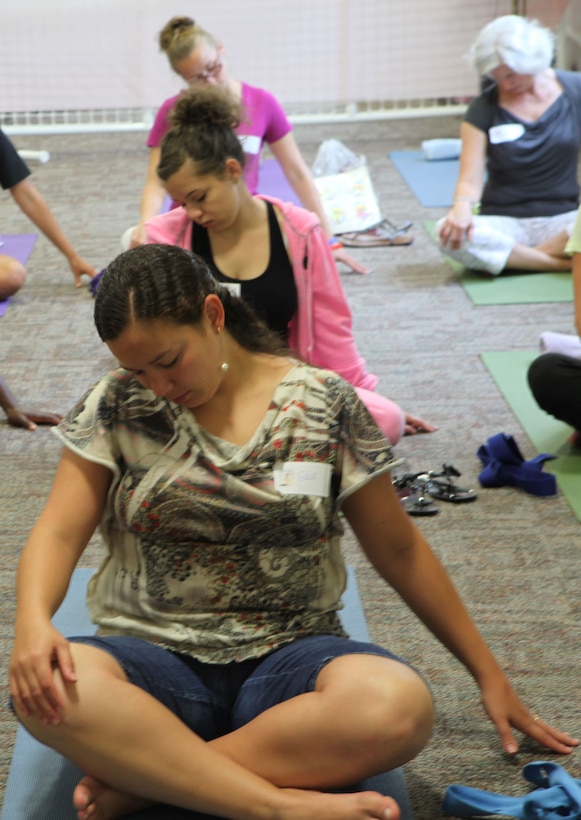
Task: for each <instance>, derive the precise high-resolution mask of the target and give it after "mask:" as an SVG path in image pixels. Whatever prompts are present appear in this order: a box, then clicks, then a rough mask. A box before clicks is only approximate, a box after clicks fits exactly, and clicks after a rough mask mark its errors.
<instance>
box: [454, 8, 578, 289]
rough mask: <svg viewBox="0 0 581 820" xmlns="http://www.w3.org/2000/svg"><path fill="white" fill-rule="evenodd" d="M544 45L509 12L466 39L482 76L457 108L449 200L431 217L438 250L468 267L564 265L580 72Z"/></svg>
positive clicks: (574, 194) (548, 42) (547, 36)
mask: <svg viewBox="0 0 581 820" xmlns="http://www.w3.org/2000/svg"><path fill="white" fill-rule="evenodd" d="M553 55H554V37H553V34H552V33H551V32H550V31H549V30H548V29H545V28H542V27H541V26H540V25H539V24H538V23H537V22H536V21H534V20H527V19H525V18H523V17H519V16H517V15H507V16H504V17H499V18H497V19H496V20H494V21H493V22H491V23H489V24H488V25H487V26H485V27H484V28H483V29H482V31H481V32H480V34H479V35H478V37H477V38H476V41H475V42H474V44H473V46H472V48H471V51H470V58H471V62H472V64H473V66H474V68H475V69H476V71H477V72H478V74H479V76H480V77H483V78H489V79H490V80H491V81H492V82H491V84H490V85H488V87H487V88H486V89H485V90H484V91H483V92H482V93H481V94H480V95H479V96H478V97H476V98H475V99H474V100H473V101H472V102H471V104H470V106H469V107H468V111H467V112H466V115H465V118H464V122H463V123H462V128H461V137H462V152H461V156H460V172H459V175H458V181H457V183H456V188H455V192H454V199H453V205H452V208H451V209H450V211H449V212H448V214H447V215H446V216H445V217H444V218H443V219H442V220H440V222H439V223H438V235H439V239H440V242H441V245H442V250H443V251H444V252H445V253H447V254H449V255H450V256H451V257H453V258H454V259H456V260H457V261H459V262H461V263H462V264H464V265H465V266H466V267H468V268H472V269H474V270H478V271H482V272H483V273H488V274H493V275H496V274H499V273H501V272H502V271H503V270H504V269H505V268H508V269H511V270H515V271H565V270H570V269H571V259H570V256H568V255H567V254H565V245H566V244H567V240H568V238H569V235H570V233H571V231H572V228H573V225H574V224H575V218H576V212H577V207H578V204H579V185H578V183H577V162H578V159H579V147H580V145H581V75H579V74H578V73H576V72H570V71H557V70H554V69H553V68H551V64H552V62H553ZM476 205H479V208H478V214H477V215H475V214H474V209H475V206H476Z"/></svg>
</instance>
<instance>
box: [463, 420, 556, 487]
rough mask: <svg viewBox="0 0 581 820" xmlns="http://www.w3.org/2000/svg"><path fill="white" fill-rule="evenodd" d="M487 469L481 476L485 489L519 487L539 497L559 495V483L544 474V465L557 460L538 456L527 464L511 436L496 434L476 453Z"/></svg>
mask: <svg viewBox="0 0 581 820" xmlns="http://www.w3.org/2000/svg"><path fill="white" fill-rule="evenodd" d="M476 455H477V456H478V458H479V459H480V461H481V462H482V464H483V465H484V469H483V470H482V472H481V473H480V475H479V476H478V480H479V481H480V483H481V484H482V486H483V487H506V486H509V487H518V488H519V489H520V490H524V491H525V492H527V493H531V494H532V495H538V496H548V495H556V494H557V480H556V478H555V476H554V475H552V473H543V471H542V470H543V464H544V463H545V461H550V460H551V459H553V458H556V456H552V455H549V454H548V453H539V455H538V456H535V457H534V458H531V459H530V461H525V460H524V458H523V455H522V453H521V451H520V450H519V448H518V444H517V443H516V441H515V440H514V438H513V437H512V436H509V435H507V434H506V433H497V434H496V435H495V436H491V437H490V438H489V439H488V441H487V442H486V444H483V445H482V446H481V447H479V448H478V451H477V453H476Z"/></svg>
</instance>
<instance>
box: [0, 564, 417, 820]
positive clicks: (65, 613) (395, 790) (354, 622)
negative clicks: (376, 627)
mask: <svg viewBox="0 0 581 820" xmlns="http://www.w3.org/2000/svg"><path fill="white" fill-rule="evenodd" d="M93 572H94V570H92V569H77V570H75V572H74V573H73V577H72V580H71V584H70V587H69V591H68V593H67V596H66V598H65V600H64V601H63V604H62V606H61V607H60V609H59V611H58V612H57V613H56V615H55V617H54V619H53V623H54V624H55V626H56V627H57V629H59V630H60V631H61V632H62V633H63V634H65V635H67V634H68V635H73V634H74V635H90V634H92V633H93V632H94V631H95V627H94V625H93V624H92V623H91V621H90V619H89V615H88V612H87V609H86V607H85V592H86V589H87V583H88V580H89V578H90V577H91V575H92V573H93ZM343 601H344V604H345V608H344V609H343V610H342V611H341V619H342V621H343V625H344V627H345V629H346V630H347V631H348V632H349V634H350V635H351V637H352V638H355V639H357V640H360V641H367V640H369V633H368V631H367V624H366V622H365V615H364V612H363V607H362V605H361V600H360V598H359V593H358V590H357V582H356V580H355V575H354V573H353V570H352V568H351V567H349V570H348V586H347V589H346V591H345V594H344V596H343ZM81 777H82V773H81V772H80V771H79V770H78V769H76V768H75V767H74V766H73V765H72V764H71V763H69V762H68V761H67V760H66V759H65V758H64V757H61V755H59V754H58V753H57V752H55V751H53V750H52V749H49V748H47V747H46V746H43V745H42V744H40V743H38V742H37V741H36V740H34V739H33V738H32V737H31V736H30V735H29V734H28V733H27V732H26V731H25V730H24V729H23V728H22V727H19V729H18V731H17V734H16V743H15V746H14V753H13V757H12V764H11V766H10V772H9V775H8V782H7V784H6V792H5V796H4V802H3V805H2V814H1V815H0V818H1V820H39V818H42V820H76V812H75V811H74V810H73V805H72V801H71V796H72V793H73V789H74V787H75V785H76V784H77V783H78V781H79V780H80V779H81ZM366 789H371V790H374V791H379V792H381V793H383V794H387V795H390V796H391V797H393V798H394V799H395V800H396V801H397V802H398V803H399V805H400V807H401V816H402V820H413V813H412V810H411V806H410V803H409V797H408V793H407V788H406V784H405V779H404V776H403V772H402V770H401V769H394V770H393V771H390V772H386V773H385V774H382V775H378V776H376V777H370V778H368V779H367V780H365V781H363V782H362V783H361V784H359V786H358V787H354V788H353V789H349V791H358V790H359V791H363V790H366ZM131 820H216V818H215V817H210V816H209V815H206V814H200V813H199V812H191V811H186V810H184V809H177V808H175V807H173V806H162V805H159V806H154V807H153V808H150V809H147V810H145V811H140V812H136V813H134V814H132V815H131Z"/></svg>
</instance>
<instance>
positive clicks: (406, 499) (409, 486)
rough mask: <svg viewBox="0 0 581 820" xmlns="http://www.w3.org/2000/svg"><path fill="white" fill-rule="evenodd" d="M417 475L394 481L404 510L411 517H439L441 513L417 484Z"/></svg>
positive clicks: (407, 475)
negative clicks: (438, 514)
mask: <svg viewBox="0 0 581 820" xmlns="http://www.w3.org/2000/svg"><path fill="white" fill-rule="evenodd" d="M415 478H416V476H415V475H411V474H406V475H404V476H402V477H401V478H394V479H393V480H392V483H393V486H394V487H395V491H396V493H397V496H398V498H399V500H400V501H401V503H402V506H403V508H404V510H405V511H406V512H407V513H408V514H409V515H437V513H439V512H440V511H439V510H438V508H437V507H436V505H435V504H434V502H433V501H432V500H431V499H430V498H428V496H427V495H426V491H425V489H424V488H423V487H422V486H421V485H419V484H416V483H415Z"/></svg>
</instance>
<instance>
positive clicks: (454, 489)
mask: <svg viewBox="0 0 581 820" xmlns="http://www.w3.org/2000/svg"><path fill="white" fill-rule="evenodd" d="M460 475H462V473H460V472H459V471H458V470H457V469H456V468H455V467H453V466H452V465H451V464H443V465H442V472H441V473H434V472H433V471H432V470H430V471H429V472H427V473H420V474H419V475H417V476H416V479H415V480H416V481H417V483H418V484H419V485H421V486H422V487H423V488H424V490H425V492H427V493H428V494H429V495H431V496H432V498H437V499H438V500H439V501H451V502H452V503H453V504H461V503H464V502H465V501H476V499H477V498H478V494H477V493H476V491H475V490H466V489H464V488H463V487H458V486H456V484H454V482H453V481H452V480H451V478H450V476H454V477H456V476H460Z"/></svg>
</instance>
